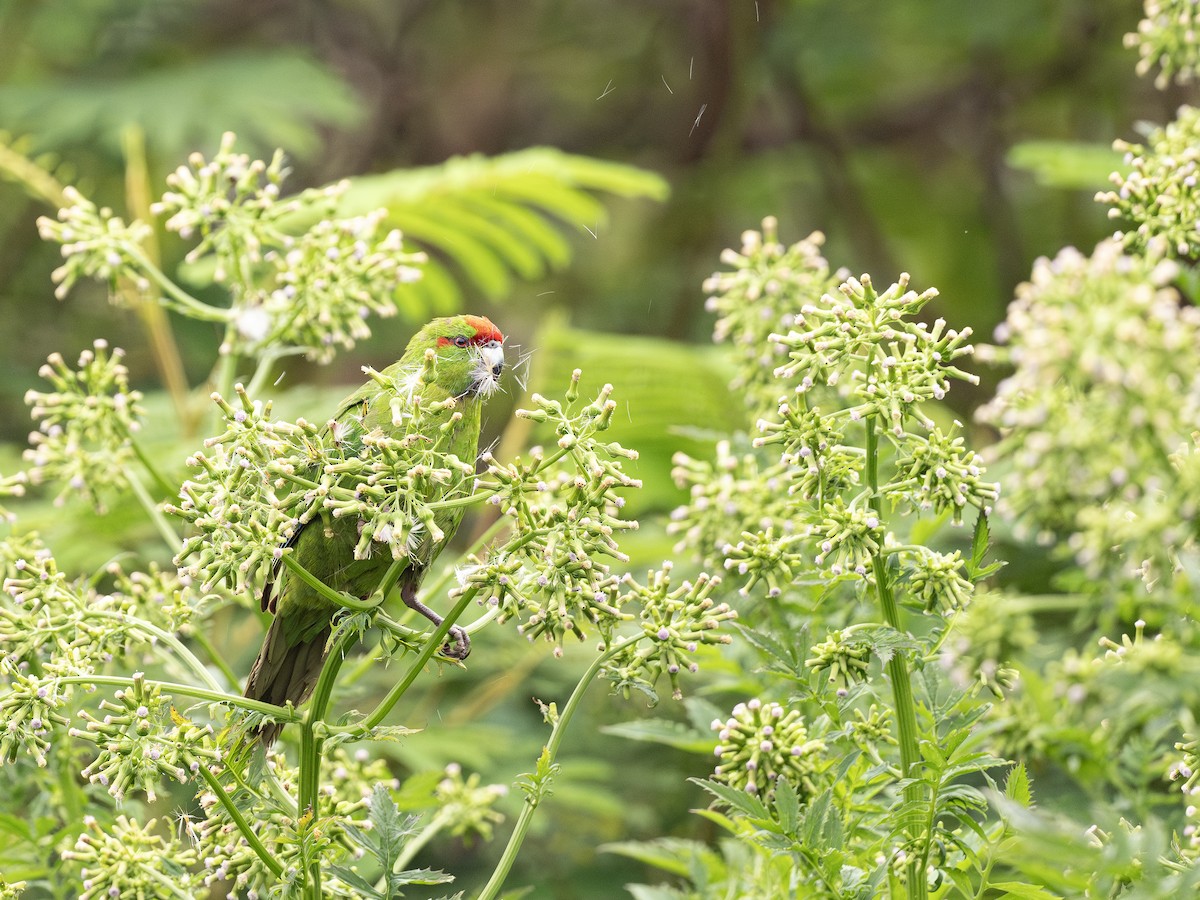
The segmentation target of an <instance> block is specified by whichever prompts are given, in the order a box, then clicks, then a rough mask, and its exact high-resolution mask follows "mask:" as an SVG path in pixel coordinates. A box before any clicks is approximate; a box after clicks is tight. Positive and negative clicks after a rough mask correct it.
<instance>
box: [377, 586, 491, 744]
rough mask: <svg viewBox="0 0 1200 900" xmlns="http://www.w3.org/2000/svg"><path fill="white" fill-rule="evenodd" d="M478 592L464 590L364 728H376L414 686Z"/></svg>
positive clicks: (380, 702)
mask: <svg viewBox="0 0 1200 900" xmlns="http://www.w3.org/2000/svg"><path fill="white" fill-rule="evenodd" d="M477 593H479V591H478V590H477V589H474V588H472V589H471V590H469V591H464V592H463V595H462V596H461V597H459V598H458V602H457V603H455V604H454V608H453V609H451V610H450V612H448V613H447V614H446V618H444V619H443V620H442V624H441V625H439V626H438V627H437V628H435V629H434V630H433V634H431V635H430V636H429V639H428V640H427V641H426V642H425V646H424V647H422V648H421V652H420V653H418V654H417V658H416V659H415V660H414V661H413V664H412V665H411V666H410V667H409V669H408V672H406V673H405V675H404V677H403V678H402V679H401V680H400V681H399V682H398V683H397V684H396V685H395V686H394V687H393V688H392V689H391V690H390V691H388V692H387V695H386V696H385V697H384V698H383V699H382V700H380V701H379V705H378V706H376V707H375V709H374V710H372V711H371V714H370V715H368V716H367V717H366V718H365V719H363V721H362V726H363V727H364V728H374V727H375V726H376V725H378V724H379V723H380V722H382V721H383V720H384V719H385V718H386V717H387V714H388V713H389V712H391V711H392V707H393V706H395V705H396V704H397V703H398V702H399V700H400V698H401V697H403V696H404V694H405V692H406V691H407V690H408V689H409V688H410V687H412V683H413V682H414V681H416V680H417V675H419V674H420V673H421V670H422V669H424V668H425V664H426V663H427V662H429V660H430V659H431V658H432V657H433V654H434V653H436V652H437V650H438V648H439V647H441V646H442V644H443V643H444V642H445V640H446V635H447V634H449V633H450V626H451V625H453V624H454V623H455V622H456V621H457V620H458V617H459V616H461V615H462V614H463V611H464V610H465V609H466V608H467V606H468V605H469V604H470V602H471V601H472V600H474V599H475V595H476V594H477Z"/></svg>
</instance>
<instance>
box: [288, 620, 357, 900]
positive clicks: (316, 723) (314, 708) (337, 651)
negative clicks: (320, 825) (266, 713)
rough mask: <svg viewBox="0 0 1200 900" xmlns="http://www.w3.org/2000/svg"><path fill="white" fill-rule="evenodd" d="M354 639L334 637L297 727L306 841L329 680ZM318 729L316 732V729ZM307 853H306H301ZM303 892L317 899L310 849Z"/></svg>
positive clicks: (317, 876)
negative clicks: (306, 819) (299, 725)
mask: <svg viewBox="0 0 1200 900" xmlns="http://www.w3.org/2000/svg"><path fill="white" fill-rule="evenodd" d="M357 639H358V635H357V633H356V632H354V631H351V630H344V631H342V633H341V634H340V635H339V636H338V638H337V640H336V641H334V644H333V647H331V648H330V650H329V653H328V655H327V656H326V657H325V664H324V665H323V666H322V667H321V674H320V675H318V676H317V685H316V687H315V688H313V697H312V702H311V703H309V705H308V713H307V714H306V715H305V716H304V721H303V723H302V724H301V728H300V775H299V781H300V783H299V786H298V789H297V792H296V793H297V804H296V806H297V810H298V812H299V815H300V816H301V817H304V816H310V817H311V818H310V821H309V825H310V827H309V828H303V829H298V830H299V831H300V834H301V840H303V841H307V839H308V835H309V833H310V832H311V830H312V829H311V824H312V820H313V819H316V817H317V815H318V808H317V799H318V796H317V795H318V793H319V792H320V787H321V750H322V746H323V745H324V743H325V738H324V730H323V729H324V724H325V713H326V712H327V711H328V709H329V700H330V698H331V697H332V696H333V683H334V681H335V680H337V673H338V670H339V669H341V667H342V662H343V661H344V660H345V658H346V650H347V648H348V647H349V646H350V644H351V643H352V642H354V641H356V640H357ZM318 732H320V733H318ZM303 855H305V856H309V854H303ZM304 896H305V897H306V898H310V900H321V862H320V859H319V858H318V856H317V855H316V854H315V853H314V854H312V855H311V859H310V862H309V865H308V878H307V879H306V880H305V883H304Z"/></svg>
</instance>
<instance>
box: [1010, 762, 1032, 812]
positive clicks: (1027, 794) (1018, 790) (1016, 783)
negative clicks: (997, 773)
mask: <svg viewBox="0 0 1200 900" xmlns="http://www.w3.org/2000/svg"><path fill="white" fill-rule="evenodd" d="M1004 796H1005V797H1007V798H1008V799H1009V800H1012V801H1013V802H1014V803H1017V804H1019V805H1021V806H1023V807H1024V808H1025V809H1029V808H1030V807H1031V806H1033V788H1032V786H1031V785H1030V783H1029V772H1028V771H1027V770H1026V769H1025V763H1022V762H1019V763H1017V764H1016V765H1015V766H1013V767H1012V768H1011V769H1009V770H1008V777H1007V778H1006V779H1005V780H1004Z"/></svg>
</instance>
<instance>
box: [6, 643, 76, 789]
mask: <svg viewBox="0 0 1200 900" xmlns="http://www.w3.org/2000/svg"><path fill="white" fill-rule="evenodd" d="M26 671H27V670H26V667H24V666H14V665H13V664H12V663H11V662H10V661H9V660H8V659H5V660H4V661H3V662H0V673H3V674H4V675H5V676H7V677H6V680H7V681H8V684H7V689H6V690H5V691H4V693H2V694H0V759H2V760H4V761H5V762H9V763H11V762H13V761H14V760H15V759H16V758H17V757H18V756H19V755H20V754H22V753H28V754H29V755H30V756H32V757H33V760H34V762H36V763H37V764H38V765H39V766H44V765H46V761H47V757H46V754H47V752H48V751H49V750H50V745H51V743H52V741H51V738H52V737H53V736H54V734H53V729H54V727H55V726H57V727H58V728H59V729H62V728H64V727H66V726H67V725H68V724H69V721H68V719H67V717H66V715H64V707H65V706H66V702H67V699H68V696H69V693H68V692H69V689H68V688H66V687H65V686H62V685H60V684H59V683H58V679H57V678H56V677H53V676H47V675H44V674H43V675H30V674H26Z"/></svg>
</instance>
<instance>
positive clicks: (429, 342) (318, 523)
mask: <svg viewBox="0 0 1200 900" xmlns="http://www.w3.org/2000/svg"><path fill="white" fill-rule="evenodd" d="M503 344H504V336H503V335H502V334H501V333H500V331H499V330H498V329H497V328H496V326H495V325H493V324H492V322H491V321H490V320H488V319H486V318H483V317H481V316H455V317H452V318H446V319H434V320H433V321H432V322H430V323H429V324H428V325H426V326H425V327H424V328H422V329H421V330H420V331H419V332H417V334H416V335H414V336H413V338H412V340H410V341H409V342H408V347H406V348H405V350H404V355H403V356H401V358H400V361H399V362H396V363H394V364H393V365H391V366H389V367H388V368H386V369H384V370H383V373H382V374H383V375H384V376H387V377H389V378H391V379H393V380H396V382H397V383H398V384H400V385H403V384H405V383H406V382H407V383H408V384H410V385H412V386H413V388H412V389H413V390H414V391H415V392H417V393H418V394H419V396H420V399H421V403H422V404H423V405H424V404H428V403H431V402H435V401H445V400H447V399H449V398H454V400H455V403H454V404H452V405H451V406H450V407H449V408H447V409H445V410H442V411H440V412H436V413H432V414H428V415H426V416H425V417H424V418H423V419H422V420H421V423H422V424H421V433H422V434H425V435H427V437H428V439H429V442H430V443H429V445H428V446H429V447H431V448H433V449H435V450H439V451H441V452H444V453H452V454H454V455H455V456H457V457H458V458H459V459H461V460H464V461H467V462H473V461H474V460H475V458H476V456H478V453H479V425H480V407H481V406H482V401H483V399H484V398H485V397H487V396H488V395H489V394H491V393H493V392H494V391H495V390H496V388H497V386H498V384H499V378H500V373H501V371H502V370H503V368H504V347H503ZM429 351H433V352H434V353H435V354H436V368H435V375H434V379H433V381H431V382H429V383H422V381H421V380H420V378H419V374H420V371H421V369H422V367H423V365H424V362H425V359H426V355H427V353H428V352H429ZM390 400H391V398H390V397H389V396H387V395H386V394H385V393H384V391H383V390H382V389H381V388H380V386H379V384H378V383H376V382H375V381H373V380H372V381H368V382H367V383H366V384H364V385H363V386H362V387H360V388H359V389H358V390H357V391H355V392H354V393H353V394H351V395H350V396H349V397H347V398H346V399H345V400H343V401H342V403H341V405H340V406H338V409H337V412H336V414H335V415H334V419H333V422H332V423H331V425H330V428H331V429H332V432H333V437H334V440H336V441H346V442H348V443H349V444H350V445H351V446H354V442H361V440H362V436H363V435H365V434H369V433H371V432H373V431H376V430H378V431H381V432H383V433H384V434H385V435H394V436H396V437H399V436H402V435H404V434H408V433H410V431H409V428H408V427H407V426H404V427H399V428H398V427H397V426H396V425H394V424H393V416H394V415H396V410H395V409H393V407H392V405H391V403H390ZM459 414H461V415H460V417H459V418H458V419H457V421H456V422H455V423H454V424H452V425H451V426H450V427H448V428H445V429H443V427H442V426H445V425H446V424H447V423H448V422H450V421H451V419H452V417H453V416H455V415H459ZM359 446H361V444H359ZM462 514H463V510H462V507H454V508H452V509H445V510H439V511H437V512H436V514H435V516H434V522H435V523H436V525H437V527H438V529H440V530H441V532H442V537H441V538H440V539H432V538H431V536H430V534H429V530H424V531H416V532H414V534H416V535H417V536H418V538H417V539H416V540H415V541H414V542H413V545H412V546H410V551H409V556H408V566H407V568H406V569H405V570H404V572H403V573H402V574H401V576H400V579H399V582H398V583H399V585H400V596H401V597H402V598H403V599H404V602H405V603H406V604H408V605H409V606H410V607H412V608H413V609H415V610H416V611H417V612H419V613H421V614H422V615H423V616H425V617H426V618H428V619H429V620H430V621H432V622H433V623H434V624H435V625H439V624H441V621H442V617H441V616H439V615H438V614H437V613H435V612H433V610H431V609H429V608H428V607H426V606H425V605H424V604H422V603H421V602H420V601H419V600H418V599H417V588H418V587H419V586H420V584H421V579H422V578H423V577H424V575H425V572H426V571H427V570H428V568H429V566H430V564H431V563H432V562H433V560H434V558H435V557H436V556H437V555H438V553H439V552H440V551H441V550H442V548H443V547H444V546H445V545H446V544H447V543H448V542H449V541H450V539H451V538H452V537H453V536H454V533H455V531H457V529H458V526H459V523H460V522H461V520H462ZM360 527H361V523H360V522H359V521H358V518H357V517H356V516H346V517H342V518H334V517H316V518H314V519H313V520H312V521H310V522H309V523H307V524H306V525H303V526H301V527H300V528H299V529H298V530H297V532H296V533H295V534H294V535H293V536H292V538H291V540H289V541H288V546H290V547H291V548H292V552H293V553H294V554H295V559H296V561H297V562H299V563H300V564H301V565H302V566H304V568H305V569H307V570H308V571H309V572H311V573H312V574H313V575H315V576H316V577H317V578H319V579H321V580H322V581H323V582H324V583H325V584H327V585H328V586H329V587H331V588H333V589H334V590H336V591H342V592H345V593H347V594H351V595H352V596H355V597H360V598H364V599H365V598H366V597H368V596H369V595H370V594H371V593H372V592H373V591H374V590H375V589H376V588H377V587H378V586H379V582H380V580H381V579H382V578H383V575H384V573H385V572H386V571H387V569H388V567H389V566H390V565H391V563H392V555H391V554H390V553H388V552H386V551H384V552H376V553H373V554H369V555H368V556H367V558H365V559H356V558H355V553H354V550H355V546H356V545H357V544H358V543H359V529H360ZM262 603H263V609H264V610H269V611H271V612H273V613H274V614H275V619H274V620H273V621H272V622H271V627H270V629H269V630H268V631H267V636H266V640H265V641H264V642H263V647H262V650H261V651H260V652H259V654H258V659H257V660H255V662H254V666H253V668H252V669H251V670H250V676H249V678H248V679H247V680H246V696H247V697H249V698H251V699H255V700H263V701H265V702H267V703H274V704H276V705H283V704H285V703H287V702H288V701H291V702H292V703H294V704H298V703H301V702H302V701H303V700H305V699H306V698H307V697H308V695H309V694H310V693H311V692H312V689H313V687H314V685H315V684H316V680H317V675H318V674H319V673H320V671H321V667H322V664H323V663H324V661H325V655H326V652H327V643H328V641H329V636H330V631H331V626H332V619H333V616H334V615H335V614H336V613H337V612H338V609H339V607H337V606H336V605H334V604H333V603H331V602H330V601H329V600H327V599H325V598H324V597H322V596H321V595H320V594H319V593H317V591H315V590H313V588H311V587H310V586H309V585H307V584H305V583H304V582H303V581H302V580H301V579H299V578H297V577H294V576H293V575H290V574H289V573H286V572H284V573H282V575H281V573H280V569H279V566H278V564H277V565H276V568H275V570H274V571H273V572H272V574H271V577H270V578H269V579H268V581H267V584H266V587H265V589H264V590H263V595H262ZM450 636H451V639H452V642H449V643H447V646H446V648H445V649H444V651H443V652H445V653H446V654H447V655H449V656H452V657H454V658H457V659H462V658H465V657H466V655H467V653H468V652H469V650H470V641H469V640H468V638H467V634H466V632H464V631H463V630H462V629H460V628H459V627H458V626H455V627H454V628H453V629H451V635H450ZM281 728H282V726H281V725H276V724H268V725H265V726H263V728H262V729H261V730H260V732H259V737H260V738H262V740H263V742H264V743H265V744H266V745H268V746H269V745H270V744H271V743H272V742H273V741H274V740H275V738H276V737H277V736H278V734H279V731H280V729H281Z"/></svg>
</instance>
